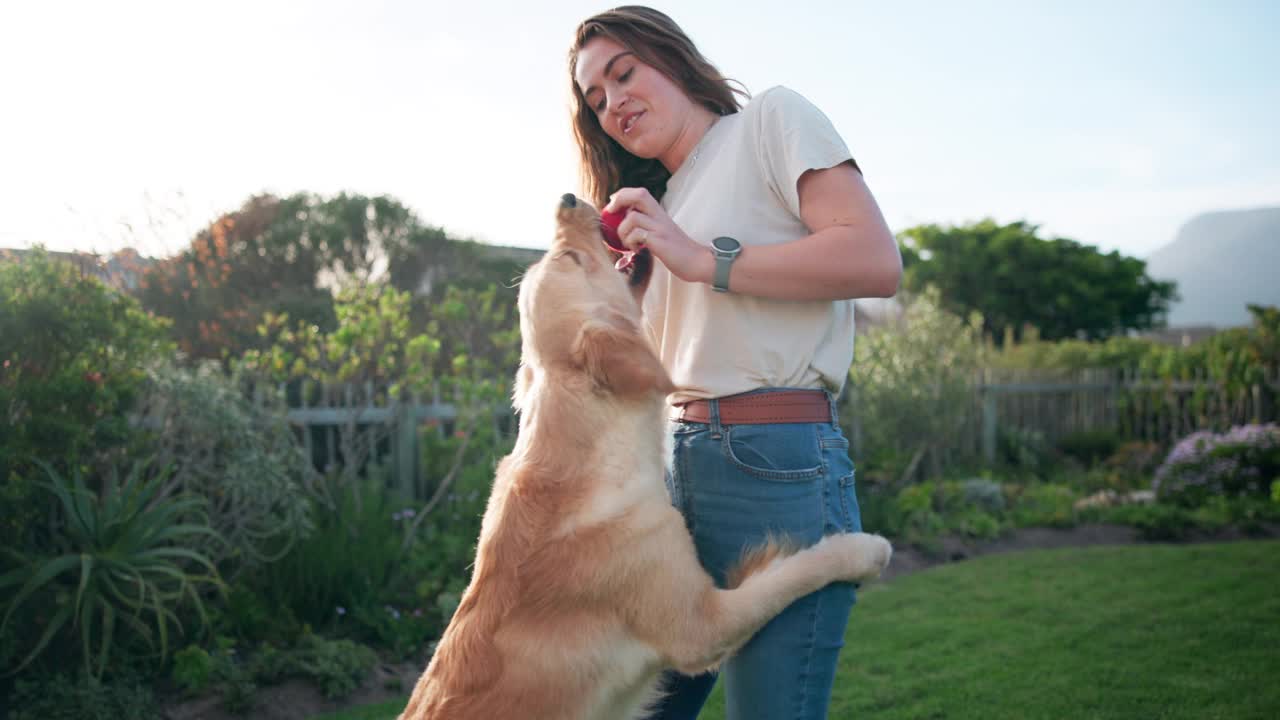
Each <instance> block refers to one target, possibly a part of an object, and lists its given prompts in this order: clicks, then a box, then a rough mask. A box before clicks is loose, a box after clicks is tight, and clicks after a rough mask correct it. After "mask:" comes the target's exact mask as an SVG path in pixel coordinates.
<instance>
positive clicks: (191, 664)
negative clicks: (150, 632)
mask: <svg viewBox="0 0 1280 720" xmlns="http://www.w3.org/2000/svg"><path fill="white" fill-rule="evenodd" d="M172 678H173V681H174V683H175V684H176V685H177V686H178V687H179V688H181V689H182V690H184V691H186V692H188V693H192V694H200V693H203V692H205V691H208V690H211V689H212V690H216V691H217V692H218V694H219V695H221V696H222V704H223V707H225V708H226V709H227V710H229V711H231V712H233V713H244V712H247V711H248V710H249V709H250V707H252V704H253V694H254V692H255V691H256V690H257V686H256V685H255V684H254V682H253V677H252V675H251V674H250V671H249V669H248V668H246V667H244V666H243V665H242V664H241V663H239V662H237V661H236V650H235V644H234V643H233V642H232V641H231V640H229V639H227V638H222V637H220V638H217V640H216V647H215V648H214V650H213V652H208V651H206V650H205V649H204V648H202V647H200V646H198V645H189V646H187V647H186V648H184V649H182V650H180V651H178V652H177V653H174V656H173V671H172Z"/></svg>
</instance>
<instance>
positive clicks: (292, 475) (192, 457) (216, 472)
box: [138, 363, 315, 571]
mask: <svg viewBox="0 0 1280 720" xmlns="http://www.w3.org/2000/svg"><path fill="white" fill-rule="evenodd" d="M264 399H268V398H264ZM138 405H139V414H140V415H141V416H142V417H143V418H145V419H146V422H145V423H144V428H146V429H147V432H146V439H147V443H146V444H147V448H148V450H149V451H150V452H151V453H153V454H154V457H155V461H156V465H157V466H159V467H164V468H167V469H168V471H169V472H168V474H167V475H166V480H165V487H166V492H170V491H172V490H174V489H176V490H179V491H182V492H185V493H191V494H193V495H197V496H199V497H201V498H203V499H204V501H205V506H204V507H205V513H206V515H207V518H208V522H209V524H210V526H211V527H212V528H213V529H214V530H215V531H216V532H217V534H218V536H219V537H220V540H219V541H218V542H217V543H205V544H204V545H203V546H202V547H201V549H202V551H203V552H205V553H207V554H208V556H209V557H210V558H211V559H213V560H214V561H215V562H216V563H218V564H219V566H220V567H222V569H223V570H224V571H226V570H231V569H234V567H238V566H243V565H252V564H256V563H261V562H263V561H265V560H269V559H270V557H269V556H270V554H271V553H276V554H279V553H281V552H284V551H285V550H286V549H287V548H288V546H289V544H290V543H291V542H292V541H293V539H295V538H300V537H305V536H306V535H307V534H308V533H309V532H310V530H311V523H310V517H309V510H310V505H309V503H308V502H307V501H306V496H307V493H308V492H310V488H311V487H312V485H313V483H314V481H315V478H314V476H315V473H314V471H312V470H311V467H310V462H309V460H308V458H307V457H306V454H305V453H304V452H303V450H302V448H301V446H300V444H299V442H298V440H297V438H296V437H295V436H294V432H293V429H292V428H291V427H290V426H289V424H288V421H287V420H286V418H285V414H284V412H283V409H282V408H280V407H278V406H275V405H271V404H266V403H263V404H256V403H254V402H252V401H250V400H249V399H248V397H247V396H246V393H245V392H244V389H243V388H242V387H241V385H240V383H239V382H238V381H237V380H236V379H235V378H229V377H227V376H226V375H225V374H224V373H223V372H222V370H221V368H219V367H218V366H217V365H216V364H213V363H204V364H202V365H201V366H199V367H196V368H193V369H187V368H181V367H176V366H174V365H172V364H163V365H159V366H157V367H154V368H151V369H150V370H149V371H148V373H147V384H146V387H145V390H144V391H143V393H142V399H141V401H140V402H139V404H138Z"/></svg>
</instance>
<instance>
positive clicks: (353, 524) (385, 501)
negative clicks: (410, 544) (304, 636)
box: [239, 471, 411, 639]
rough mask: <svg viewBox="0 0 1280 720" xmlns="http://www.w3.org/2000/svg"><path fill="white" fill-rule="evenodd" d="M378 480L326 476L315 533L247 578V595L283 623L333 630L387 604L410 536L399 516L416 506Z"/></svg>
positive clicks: (315, 503)
mask: <svg viewBox="0 0 1280 720" xmlns="http://www.w3.org/2000/svg"><path fill="white" fill-rule="evenodd" d="M371 475H372V476H373V477H371V478H369V479H361V480H357V481H355V482H349V481H345V480H343V479H342V478H341V477H340V474H338V473H334V474H330V475H329V476H328V477H326V478H325V480H324V487H323V491H322V493H321V495H320V497H319V498H318V499H314V500H312V501H311V504H312V508H311V511H310V514H311V518H312V521H313V523H314V525H315V530H314V531H313V532H312V533H311V534H310V535H309V536H307V537H305V538H302V539H300V540H297V541H296V542H294V543H293V544H292V546H291V547H289V548H288V551H287V552H285V553H284V554H283V555H282V556H281V557H280V558H279V559H278V560H276V561H275V562H272V563H270V564H268V565H263V566H260V567H259V568H258V569H257V570H255V571H253V572H252V573H251V574H250V575H248V576H246V577H245V578H244V581H243V583H244V585H245V586H246V589H247V590H249V591H251V592H252V593H255V594H257V595H259V596H261V601H262V602H263V603H264V604H265V605H266V607H268V608H271V609H272V613H273V614H275V615H277V616H278V617H279V618H280V619H281V621H282V622H283V623H286V624H293V623H298V624H308V625H311V626H312V627H316V628H325V627H329V626H331V625H333V624H334V623H336V622H338V621H339V620H341V619H342V615H345V614H346V613H348V612H349V610H350V609H351V608H355V607H371V606H372V607H376V606H380V605H381V604H382V602H381V600H382V598H383V597H384V595H385V593H386V591H387V588H388V587H389V586H390V584H391V583H392V582H393V580H394V579H395V572H394V571H395V568H396V566H397V563H398V562H399V561H400V559H401V545H402V543H403V540H404V536H405V528H404V522H403V521H402V520H399V519H397V517H398V515H399V514H400V513H401V512H402V511H403V510H404V509H405V508H406V507H410V506H411V503H408V502H406V501H404V500H402V499H399V498H397V497H396V496H395V495H393V494H392V493H391V492H390V491H388V490H387V489H386V488H385V487H384V481H383V479H382V473H380V472H377V471H374V472H372V473H371ZM278 542H281V543H283V542H286V540H284V539H281V540H279V541H278ZM295 619H296V620H295ZM239 630H240V631H245V630H247V628H239ZM241 637H244V635H241ZM246 639H258V638H246Z"/></svg>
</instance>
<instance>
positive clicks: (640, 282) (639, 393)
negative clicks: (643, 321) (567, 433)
mask: <svg viewBox="0 0 1280 720" xmlns="http://www.w3.org/2000/svg"><path fill="white" fill-rule="evenodd" d="M616 258H617V256H616V255H615V254H614V253H613V252H611V251H610V250H609V249H608V248H607V247H606V245H605V242H604V236H603V235H602V234H601V232H600V214H599V213H598V212H597V211H596V209H595V208H593V207H591V206H590V205H589V204H587V203H586V202H583V201H582V200H579V199H578V198H576V197H574V196H573V195H565V196H563V197H562V198H561V199H560V204H559V207H558V208H557V210H556V237H555V241H554V242H553V243H552V244H551V248H550V249H549V250H548V251H547V254H546V255H544V256H543V258H542V259H541V260H539V261H538V262H537V263H535V264H534V265H533V266H531V267H530V268H529V270H528V271H527V272H526V273H525V276H524V280H523V281H522V282H521V284H520V301H519V306H520V333H521V340H522V349H521V368H520V374H519V375H518V376H517V378H516V391H515V403H516V406H517V407H521V406H522V405H523V403H524V399H525V398H524V396H525V394H526V393H527V392H528V390H529V387H530V384H531V383H532V381H533V376H534V375H535V374H536V373H538V372H546V373H552V374H562V375H564V376H565V377H566V378H569V379H571V378H573V377H580V378H583V379H584V380H586V381H587V382H589V384H590V386H591V389H592V390H593V391H596V392H604V393H609V394H612V395H614V396H617V397H622V398H638V397H645V396H650V395H651V394H653V393H659V392H660V393H662V394H664V395H665V394H666V393H669V392H671V391H672V390H673V389H674V388H673V387H672V385H671V379H670V378H669V377H668V376H667V373H666V371H665V370H663V368H662V364H661V363H660V362H659V361H658V357H657V355H655V354H654V351H653V348H652V347H651V346H650V344H649V342H648V340H647V339H646V338H645V337H644V335H643V333H642V331H641V328H640V301H641V300H642V299H643V296H644V291H645V288H646V287H647V286H648V282H649V275H650V270H651V265H650V263H651V262H652V260H649V259H648V257H647V254H646V258H645V261H643V262H640V263H637V265H636V266H635V267H633V268H632V271H631V273H630V274H624V273H622V272H619V271H618V270H617V269H615V268H614V263H615V261H616ZM570 381H571V380H570Z"/></svg>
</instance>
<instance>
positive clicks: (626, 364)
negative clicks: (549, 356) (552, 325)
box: [571, 315, 675, 397]
mask: <svg viewBox="0 0 1280 720" xmlns="http://www.w3.org/2000/svg"><path fill="white" fill-rule="evenodd" d="M571 353H572V358H573V362H574V363H575V364H577V365H578V366H579V367H581V368H583V369H584V370H585V371H586V373H587V375H589V376H590V377H591V379H592V380H593V381H594V382H595V384H596V385H597V386H598V387H600V388H603V389H606V390H608V391H609V392H612V393H613V394H614V395H618V396H621V397H638V396H641V395H644V394H647V393H650V392H655V391H656V392H661V393H662V394H664V395H665V394H668V393H671V392H673V391H674V390H675V386H673V385H672V384H671V378H670V376H668V375H667V371H666V370H665V369H663V367H662V363H660V362H659V361H658V356H657V355H655V354H654V352H653V348H651V347H650V346H649V343H648V342H646V341H645V339H644V338H643V337H642V336H641V335H640V330H639V328H637V327H636V326H635V323H633V322H631V321H630V320H628V319H626V318H624V317H622V316H620V315H614V316H613V317H610V318H609V319H608V320H602V319H598V318H592V319H590V320H588V321H587V322H586V324H584V325H583V326H582V329H581V330H579V331H578V337H577V338H575V339H574V341H573V348H572V350H571Z"/></svg>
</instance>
